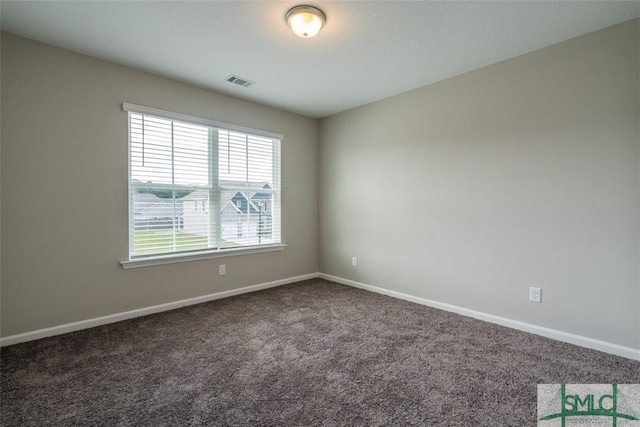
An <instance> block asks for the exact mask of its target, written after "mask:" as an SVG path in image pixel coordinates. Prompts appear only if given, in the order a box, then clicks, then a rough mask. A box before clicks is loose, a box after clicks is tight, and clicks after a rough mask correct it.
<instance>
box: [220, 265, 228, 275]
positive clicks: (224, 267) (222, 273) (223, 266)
mask: <svg viewBox="0 0 640 427" xmlns="http://www.w3.org/2000/svg"><path fill="white" fill-rule="evenodd" d="M218 274H219V275H220V276H224V275H225V274H227V267H226V266H225V265H224V264H220V265H219V266H218Z"/></svg>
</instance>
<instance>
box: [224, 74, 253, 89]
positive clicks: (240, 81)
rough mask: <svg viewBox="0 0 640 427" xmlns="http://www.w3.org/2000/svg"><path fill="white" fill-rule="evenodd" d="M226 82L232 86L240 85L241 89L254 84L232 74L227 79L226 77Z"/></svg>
mask: <svg viewBox="0 0 640 427" xmlns="http://www.w3.org/2000/svg"><path fill="white" fill-rule="evenodd" d="M227 81H228V82H229V83H233V84H236V85H240V86H243V87H249V86H251V85H252V84H254V83H255V82H252V81H251V80H249V79H245V78H244V77H239V76H234V75H233V74H232V75H230V76H229V77H227Z"/></svg>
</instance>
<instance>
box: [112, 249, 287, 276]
mask: <svg viewBox="0 0 640 427" xmlns="http://www.w3.org/2000/svg"><path fill="white" fill-rule="evenodd" d="M286 247H287V245H286V244H284V243H279V244H274V245H268V246H252V247H248V248H233V249H223V250H217V251H210V252H198V253H190V254H177V255H162V256H153V257H145V258H137V259H132V260H129V261H121V262H120V265H122V268H123V269H125V270H128V269H130V268H140V267H151V266H153V265H163V264H175V263H177V262H187V261H198V260H202V259H211V258H222V257H228V256H235V255H248V254H258V253H262V252H275V251H283V250H285V248H286Z"/></svg>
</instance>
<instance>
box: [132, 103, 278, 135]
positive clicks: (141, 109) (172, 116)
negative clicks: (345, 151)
mask: <svg viewBox="0 0 640 427" xmlns="http://www.w3.org/2000/svg"><path fill="white" fill-rule="evenodd" d="M122 110H123V111H127V112H132V113H138V114H148V115H150V116H156V117H162V118H165V119H169V120H177V121H183V122H191V123H195V124H199V125H204V126H211V127H214V128H222V129H225V130H235V131H238V132H242V133H248V134H253V135H256V136H264V137H266V138H274V139H279V140H280V142H282V141H283V140H284V136H283V135H281V134H279V133H274V132H269V131H266V130H260V129H252V128H249V127H246V126H240V125H234V124H232V123H225V122H218V121H215V120H209V119H203V118H202V117H194V116H189V115H186V114H180V113H174V112H172V111H165V110H158V109H157V108H151V107H145V106H144V105H136V104H130V103H128V102H123V103H122Z"/></svg>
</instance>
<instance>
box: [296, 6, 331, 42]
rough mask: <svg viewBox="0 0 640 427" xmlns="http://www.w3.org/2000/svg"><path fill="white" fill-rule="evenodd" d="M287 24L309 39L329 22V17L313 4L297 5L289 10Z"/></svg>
mask: <svg viewBox="0 0 640 427" xmlns="http://www.w3.org/2000/svg"><path fill="white" fill-rule="evenodd" d="M286 19H287V25H289V27H291V29H292V30H293V32H294V33H296V35H298V36H300V37H302V38H305V39H308V38H309V37H313V36H315V35H316V34H318V32H319V31H320V29H321V28H322V26H323V25H324V24H325V22H327V17H326V16H325V15H324V13H323V12H322V11H321V10H320V9H318V8H316V7H313V6H306V5H301V6H296V7H293V8H291V9H289V11H288V12H287V15H286Z"/></svg>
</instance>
